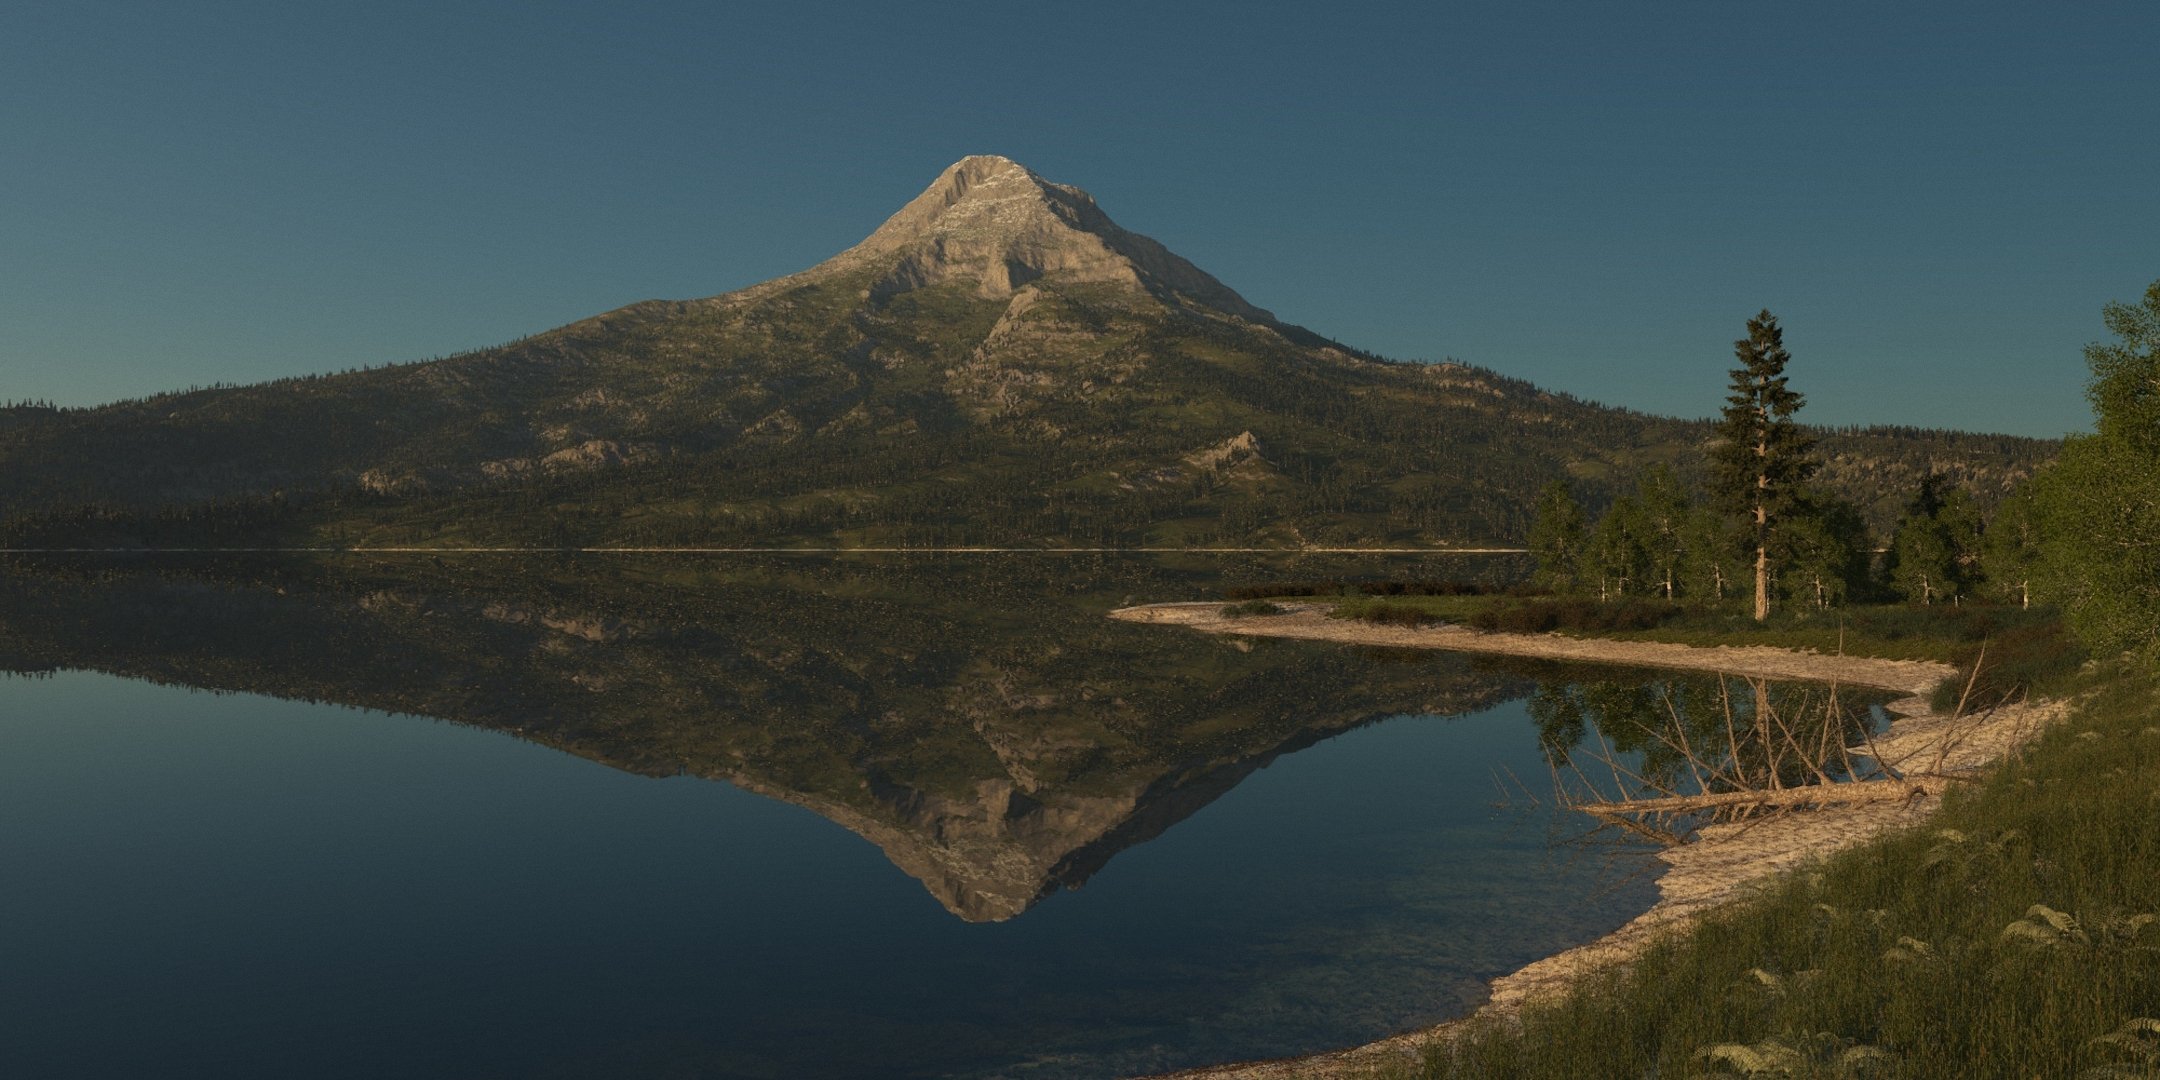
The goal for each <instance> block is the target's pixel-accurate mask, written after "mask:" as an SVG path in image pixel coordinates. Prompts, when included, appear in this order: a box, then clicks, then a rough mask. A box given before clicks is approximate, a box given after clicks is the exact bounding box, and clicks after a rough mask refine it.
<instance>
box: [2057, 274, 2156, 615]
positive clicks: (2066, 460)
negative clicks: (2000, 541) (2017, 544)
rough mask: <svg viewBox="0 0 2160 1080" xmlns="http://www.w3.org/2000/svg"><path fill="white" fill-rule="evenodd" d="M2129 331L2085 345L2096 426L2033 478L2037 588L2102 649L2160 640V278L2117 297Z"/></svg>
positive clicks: (2119, 326) (2111, 311)
mask: <svg viewBox="0 0 2160 1080" xmlns="http://www.w3.org/2000/svg"><path fill="white" fill-rule="evenodd" d="M2106 314H2107V325H2108V329H2110V330H2112V331H2114V333H2115V334H2116V336H2117V337H2118V338H2120V339H2121V340H2120V341H2119V342H2117V343H2114V344H2094V345H2090V346H2087V347H2086V350H2085V359H2086V362H2087V364H2088V365H2089V366H2090V367H2091V369H2092V373H2093V378H2092V382H2091V383H2090V384H2089V385H2088V387H2087V396H2088V397H2089V398H2090V399H2091V400H2092V403H2093V411H2094V417H2095V420H2096V421H2097V427H2098V429H2099V430H2098V433H2097V434H2094V435H2090V436H2085V437H2081V438H2072V439H2070V440H2068V441H2067V442H2066V443H2065V444H2064V446H2063V451H2062V454H2061V456H2060V457H2059V458H2058V459H2057V460H2056V461H2055V463H2054V464H2053V465H2051V466H2050V467H2048V468H2047V469H2045V470H2044V471H2042V472H2041V473H2040V474H2039V475H2038V476H2036V477H2034V478H2033V480H2032V482H2031V485H2030V487H2031V493H2030V499H2031V507H2030V513H2031V515H2032V517H2033V519H2034V522H2035V526H2034V529H2033V531H2034V533H2035V534H2036V535H2037V537H2038V540H2037V543H2036V544H2035V548H2036V551H2035V552H2034V554H2035V555H2036V558H2034V559H2033V563H2034V564H2035V565H2034V566H2033V573H2032V581H2033V590H2034V593H2035V594H2036V595H2037V596H2039V597H2042V598H2045V599H2047V600H2049V601H2050V602H2053V603H2057V604H2060V605H2061V606H2062V609H2063V614H2064V617H2065V618H2067V619H2068V620H2069V622H2070V625H2071V628H2072V629H2074V630H2075V631H2076V632H2077V634H2078V637H2079V638H2080V639H2082V640H2083V641H2084V642H2085V643H2086V645H2087V646H2088V647H2090V648H2092V649H2093V650H2095V651H2096V652H2100V653H2112V652H2116V651H2120V650H2125V649H2140V650H2148V651H2149V650H2154V649H2156V648H2160V282H2155V283H2154V284H2153V285H2152V286H2151V287H2150V288H2148V289H2147V290H2146V291H2145V298H2144V301H2143V302H2142V303H2141V304H2137V305H2131V304H2110V305H2108V308H2107V313H2106Z"/></svg>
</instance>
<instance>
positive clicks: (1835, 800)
mask: <svg viewBox="0 0 2160 1080" xmlns="http://www.w3.org/2000/svg"><path fill="white" fill-rule="evenodd" d="M1916 779H1930V780H1943V781H1949V780H1963V779H1968V778H1967V777H1959V776H1948V775H1940V774H1925V775H1922V776H1907V777H1906V778H1905V779H1903V780H1854V781H1850V782H1848V783H1842V784H1808V785H1806V786H1804V787H1791V788H1777V789H1774V790H1765V791H1720V792H1715V793H1712V794H1708V795H1667V796H1663V797H1660V798H1655V799H1627V800H1623V801H1621V802H1594V803H1576V804H1574V807H1573V808H1574V809H1576V810H1580V811H1582V812H1583V813H1585V814H1595V815H1597V816H1598V817H1614V816H1618V815H1623V814H1686V813H1693V812H1695V811H1698V810H1718V809H1723V808H1726V807H1735V806H1779V807H1794V806H1847V805H1852V804H1855V803H1884V802H1903V801H1905V800H1907V799H1913V798H1921V797H1925V796H1926V795H1928V794H1929V792H1928V790H1927V789H1926V788H1923V787H1921V786H1920V785H1918V784H1915V783H1913V782H1912V781H1914V780H1916Z"/></svg>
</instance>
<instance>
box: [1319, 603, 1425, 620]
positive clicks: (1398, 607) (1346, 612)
mask: <svg viewBox="0 0 2160 1080" xmlns="http://www.w3.org/2000/svg"><path fill="white" fill-rule="evenodd" d="M1328 616H1329V617H1330V618H1335V619H1356V620H1358V621H1360V622H1369V623H1379V624H1380V625H1382V626H1424V625H1425V624H1427V623H1434V622H1439V621H1440V620H1439V619H1438V618H1437V617H1435V616H1434V615H1433V614H1432V613H1431V612H1428V611H1424V610H1422V609H1419V608H1414V607H1411V606H1409V605H1407V604H1391V603H1388V602H1387V601H1385V600H1376V599H1371V598H1366V599H1358V600H1345V601H1343V602H1342V603H1340V604H1337V605H1335V610H1334V611H1331V612H1329V613H1328Z"/></svg>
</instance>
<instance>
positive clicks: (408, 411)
mask: <svg viewBox="0 0 2160 1080" xmlns="http://www.w3.org/2000/svg"><path fill="white" fill-rule="evenodd" d="M1690 362H1698V361H1690ZM1699 363H1700V365H1701V367H1702V372H1703V378H1704V379H1705V380H1706V381H1709V380H1718V381H1722V379H1723V377H1724V376H1723V368H1724V362H1723V360H1722V359H1721V358H1720V356H1719V351H1718V350H1716V349H1714V348H1713V349H1706V350H1705V355H1704V356H1703V357H1702V358H1701V360H1700V361H1699ZM1803 370H1804V369H1803ZM1802 381H1803V385H1804V375H1803V376H1802ZM1708 434H1709V432H1708V428H1707V427H1706V426H1705V425H1704V424H1702V423H1699V422H1691V421H1681V420H1673V419H1665V418H1659V417H1652V416H1645V415H1642V414H1639V413H1634V412H1629V411H1624V410H1617V409H1609V408H1603V407H1600V406H1596V405H1592V404H1588V403H1584V402H1580V401H1576V400H1574V399H1572V398H1569V397H1567V396H1565V395H1560V394H1554V393H1549V392H1546V391H1542V390H1539V389H1538V388H1536V387H1534V386H1531V385H1529V384H1528V383H1524V382H1521V381H1519V380H1515V379H1510V378H1507V377H1505V376H1502V375H1499V374H1497V373H1494V372H1491V371H1487V370H1483V369H1480V368H1475V367H1471V366H1468V365H1464V364H1459V363H1439V364H1421V363H1399V362H1391V361H1387V360H1383V359H1381V358H1378V357H1375V356H1372V355H1369V354H1366V353H1362V352H1359V351H1357V350H1354V349H1350V348H1347V347H1344V346H1341V345H1339V344H1336V343H1334V342H1331V341H1329V340H1328V339H1326V338H1323V337H1321V336H1320V335H1318V334H1315V333H1313V332H1311V331H1309V330H1305V329H1303V328H1300V327H1297V326H1293V325H1290V324H1287V323H1284V322H1281V321H1279V320H1277V319H1276V318H1274V317H1273V316H1272V315H1271V314H1269V313H1268V312H1266V311H1264V310H1261V309H1260V308H1258V307H1255V306H1254V305H1252V304H1251V303H1249V302H1247V301H1246V300H1245V299H1244V298H1242V297H1240V296H1239V295H1238V294H1237V293H1236V292H1235V291H1233V290H1232V289H1230V288H1229V287H1228V286H1226V285H1224V284H1222V283H1221V282H1219V281H1217V280H1216V279H1214V278H1213V277H1211V276H1209V275H1208V274H1207V273H1205V272H1204V271H1202V270H1200V269H1199V268H1198V267H1196V266H1194V265H1193V264H1192V263H1190V262H1187V261H1186V260H1184V259H1182V258H1180V257H1178V256H1177V255H1175V254H1172V253H1171V252H1170V251H1168V250H1167V249H1165V248H1164V247H1163V246H1162V245H1161V244H1158V243H1156V242H1155V241H1153V240H1150V239H1148V238H1146V237H1144V236H1140V235H1138V234H1136V233H1132V232H1129V231H1127V230H1125V229H1123V228H1120V227H1119V226H1118V225H1116V224H1115V223H1114V222H1112V221H1111V220H1110V218H1109V216H1108V215H1106V214H1105V213H1104V212H1103V211H1102V210H1101V209H1100V208H1099V207H1098V206H1097V205H1096V203H1095V201H1094V199H1093V198H1091V197H1090V196H1088V195H1087V193H1085V192H1083V191H1080V190H1079V189H1077V188H1074V187H1069V186H1066V185H1062V184H1055V183H1051V182H1049V181H1046V180H1044V179H1042V178H1041V177H1038V176H1036V175H1035V174H1034V173H1032V172H1030V171H1028V170H1027V169H1026V168H1024V167H1022V166H1021V165H1019V164H1017V163H1015V162H1012V161H1009V160H1006V159H1004V158H999V157H970V158H966V159H964V160H962V161H960V162H958V163H956V164H955V165H953V166H952V167H951V168H949V169H947V170H946V171H945V172H944V173H943V174H941V175H940V176H939V177H938V178H937V180H936V181H935V182H933V183H932V184H931V185H930V187H929V188H928V189H926V190H925V191H924V192H923V193H922V194H921V195H919V196H917V197H916V198H915V199H914V200H913V201H911V202H909V203H908V204H907V205H906V206H905V207H903V208H902V209H901V210H900V211H899V212H898V213H896V214H894V215H893V216H892V217H891V218H890V219H889V220H887V221H886V222H885V224H884V225H883V226H881V227H880V228H878V229H877V231H875V232H874V233H872V234H871V235H870V236H869V237H868V238H867V239H865V240H864V241H863V242H862V243H860V244H857V245H856V246H854V247H852V248H850V249H848V250H847V251H845V252H842V253H840V254H839V255H837V256H834V257H833V258H832V259H829V260H827V261H826V262H824V263H821V264H819V265H817V266H815V267H812V268H811V269H809V270H806V271H803V272H801V273H798V274H794V275H791V276H788V277H784V278H780V279H777V280H774V281H770V282H766V283H764V284H761V285H757V286H753V287H751V288H748V289H744V290H741V291H738V292H733V293H727V294H724V295H720V296H715V297H711V298H707V299H703V300H689V301H650V302H645V303H638V304H633V305H630V306H628V307H625V308H621V309H618V310H615V311H611V312H608V313H606V314H603V315H599V316H596V317H594V318H590V319H586V320H583V321H580V322H576V323H572V324H570V325H568V326H564V327H561V328H559V329H556V330H552V331H548V332H545V333H541V334H537V335H535V336H532V337H529V338H525V339H523V340H520V341H517V342H513V343H511V344H508V345H504V346H501V347H498V348H492V349H485V350H481V351H478V352H473V353H468V354H463V355H459V356H454V357H449V358H445V359H440V360H433V361H428V362H423V363H416V364H407V365H402V366H394V367H387V368H380V369H373V370H363V371H352V372H345V373H342V374H337V375H329V376H319V377H317V376H311V377H304V378H296V379H287V380H282V381H278V382H272V383H266V384H262V385H257V386H245V387H221V388H214V389H209V390H198V391H192V392H188V393H179V394H166V395H160V396H157V397H153V398H149V399H144V400H139V401H131V402H122V403H118V404H114V405H109V406H104V407H100V408H95V409H71V410H52V409H33V408H15V409H8V410H0V507H4V508H5V509H0V519H5V520H4V522H0V528H4V530H5V531H4V535H5V536H6V537H8V538H10V539H12V540H14V541H16V542H18V543H22V542H52V543H63V542H84V543H94V542H109V543H123V544H124V543H135V542H152V541H155V542H166V543H196V542H204V543H232V542H236V541H242V540H245V541H250V542H260V541H276V542H295V543H298V542H306V543H330V544H400V543H523V544H530V543H545V544H564V543H582V544H607V543H615V544H692V545H695V544H716V545H724V544H770V543H785V542H822V543H841V544H930V543H1021V544H1030V543H1044V544H1071V543H1078V544H1130V543H1156V544H1177V543H1205V542H1224V541H1234V542H1241V543H1248V542H1251V543H1267V544H1284V545H1310V544H1369V543H1389V542H1392V543H1412V544H1450V543H1463V542H1480V541H1484V542H1491V541H1512V540H1519V539H1520V537H1521V536H1522V535H1523V532H1524V529H1525V527H1526V524H1527V520H1526V519H1527V514H1528V507H1529V506H1530V505H1531V502H1532V495H1533V493H1534V492H1535V490H1536V488H1537V487H1538V486H1540V485H1541V484H1543V483H1544V482H1545V481H1546V480H1548V479H1550V478H1551V477H1554V476H1559V475H1572V476H1574V477H1575V478H1577V479H1578V480H1579V481H1580V484H1581V487H1582V489H1583V490H1584V491H1585V493H1586V494H1587V495H1588V496H1589V499H1590V501H1591V502H1592V503H1593V504H1595V503H1598V502H1600V501H1602V500H1603V499H1604V498H1606V497H1608V496H1609V495H1610V493H1611V492H1612V491H1613V490H1614V488H1615V487H1616V486H1617V485H1619V484H1622V483H1624V482H1625V481H1626V480H1627V478H1628V477H1629V476H1630V475H1631V474H1632V473H1633V472H1634V471H1635V470H1637V469H1638V468H1640V467H1641V466H1642V465H1644V464H1647V463H1650V462H1656V461H1671V462H1675V463H1678V464H1679V465H1680V466H1681V467H1682V469H1683V471H1686V470H1690V469H1693V468H1695V467H1696V462H1697V461H1698V460H1699V458H1700V451H1701V447H1702V445H1703V443H1704V442H1705V440H1706V439H1707V438H1708ZM1825 450H1826V454H1827V456H1828V458H1829V465H1828V467H1827V468H1826V470H1825V472H1824V479H1825V482H1826V483H1828V484H1829V485H1830V486H1832V487H1834V488H1836V489H1838V490H1840V491H1842V492H1843V493H1844V494H1846V495H1848V496H1849V497H1852V498H1854V499H1855V500H1856V501H1858V502H1859V503H1861V504H1862V505H1863V507H1865V508H1866V509H1867V510H1868V511H1869V513H1870V515H1871V518H1872V519H1873V520H1874V521H1875V522H1876V523H1877V524H1878V525H1882V524H1885V523H1886V522H1887V520H1888V519H1889V517H1890V516H1891V515H1892V514H1893V513H1894V511H1895V509H1896V507H1897V506H1898V505H1899V504H1900V503H1901V502H1902V501H1903V500H1904V499H1905V498H1906V497H1908V495H1909V494H1910V492H1911V491H1912V490H1913V488H1914V487H1916V486H1917V483H1918V481H1919V479H1920V478H1921V477H1922V476H1924V475H1926V474H1927V473H1929V472H1932V471H1944V472H1948V473H1950V474H1951V476H1952V478H1953V480H1955V481H1956V482H1958V483H1961V484H1963V485H1965V486H1968V487H1970V488H1972V489H1974V490H1975V492H1976V493H1977V494H1978V495H1979V496H1980V498H1981V499H1982V501H1983V502H1987V501H1991V500H1992V498H1993V497H1994V496H1996V495H1998V494H1999V493H2001V492H2002V491H2003V490H2005V489H2006V488H2007V487H2008V486H2010V485H2012V484H2013V483H2015V482H2016V481H2017V480H2018V479H2019V478H2021V477H2022V476H2024V475H2025V474H2026V473H2028V472H2029V471H2030V469H2031V468H2032V467H2033V466H2034V465H2035V464H2036V463H2038V462H2039V461H2041V460H2043V459H2044V458H2045V457H2046V456H2048V455H2049V454H2050V453H2051V452H2052V444H2049V443H2043V442H2040V441H2037V440H2028V439H2016V438H2010V437H2004V436H1983V435H1966V434H1960V433H1949V432H1929V431H1909V430H1899V429H1875V430H1870V431H1866V432H1849V433H1829V436H1828V437H1827V438H1826V440H1825Z"/></svg>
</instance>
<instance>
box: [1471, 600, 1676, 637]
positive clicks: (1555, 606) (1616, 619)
mask: <svg viewBox="0 0 2160 1080" xmlns="http://www.w3.org/2000/svg"><path fill="white" fill-rule="evenodd" d="M1680 611H1681V609H1680V606H1679V605H1678V604H1672V603H1667V602H1665V601H1662V600H1645V599H1640V598H1630V599H1626V600H1614V601H1599V600H1589V599H1579V598H1576V599H1564V600H1529V601H1524V602H1521V603H1515V604H1505V605H1497V606H1494V607H1489V608H1486V609H1485V610H1483V611H1479V612H1477V613H1475V614H1473V615H1471V616H1470V625H1472V626H1475V627H1477V628H1478V629H1480V630H1486V631H1491V632H1496V633H1503V634H1549V633H1552V632H1554V631H1556V630H1573V631H1578V632H1595V631H1604V630H1651V629H1655V628H1657V627H1659V626H1662V625H1664V624H1665V623H1667V622H1670V621H1671V620H1673V619H1674V618H1677V617H1678V616H1679V615H1680Z"/></svg>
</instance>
